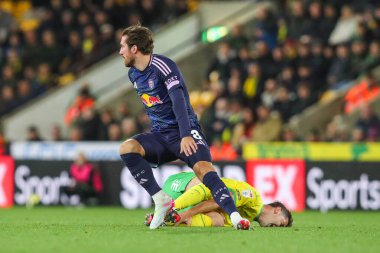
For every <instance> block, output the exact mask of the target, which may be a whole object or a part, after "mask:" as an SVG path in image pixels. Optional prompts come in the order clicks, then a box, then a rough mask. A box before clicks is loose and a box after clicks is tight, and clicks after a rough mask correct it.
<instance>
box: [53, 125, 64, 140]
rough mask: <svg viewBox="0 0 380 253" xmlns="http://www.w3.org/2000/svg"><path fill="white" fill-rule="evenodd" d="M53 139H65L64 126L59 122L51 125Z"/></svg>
mask: <svg viewBox="0 0 380 253" xmlns="http://www.w3.org/2000/svg"><path fill="white" fill-rule="evenodd" d="M51 140H52V141H64V140H65V139H64V137H63V133H62V128H61V126H60V125H59V124H58V123H55V124H53V126H52V127H51Z"/></svg>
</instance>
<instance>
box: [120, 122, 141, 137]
mask: <svg viewBox="0 0 380 253" xmlns="http://www.w3.org/2000/svg"><path fill="white" fill-rule="evenodd" d="M137 133H138V131H137V125H136V121H135V119H134V118H132V117H126V118H124V119H123V120H122V121H121V134H122V138H121V139H122V140H127V139H129V138H131V137H132V136H134V135H136V134H137Z"/></svg>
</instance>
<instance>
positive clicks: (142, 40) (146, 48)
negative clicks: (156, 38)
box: [122, 24, 154, 55]
mask: <svg viewBox="0 0 380 253" xmlns="http://www.w3.org/2000/svg"><path fill="white" fill-rule="evenodd" d="M122 35H123V36H124V35H126V36H128V41H127V44H128V47H129V48H131V47H132V46H134V45H136V46H137V48H138V49H139V51H140V52H141V53H142V54H145V55H147V54H151V53H152V52H153V47H154V46H153V33H152V32H151V30H149V28H147V27H144V26H141V25H140V24H137V25H132V26H130V27H128V28H125V29H124V31H123V34H122Z"/></svg>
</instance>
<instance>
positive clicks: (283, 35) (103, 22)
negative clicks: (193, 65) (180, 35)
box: [0, 0, 380, 159]
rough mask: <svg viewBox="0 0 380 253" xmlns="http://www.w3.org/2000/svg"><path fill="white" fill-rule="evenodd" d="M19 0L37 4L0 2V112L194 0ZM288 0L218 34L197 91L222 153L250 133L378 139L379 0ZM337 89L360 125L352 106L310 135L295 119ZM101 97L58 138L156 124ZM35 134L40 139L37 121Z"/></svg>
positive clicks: (235, 149)
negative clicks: (350, 120)
mask: <svg viewBox="0 0 380 253" xmlns="http://www.w3.org/2000/svg"><path fill="white" fill-rule="evenodd" d="M4 2H7V1H4ZM9 2H12V1H9ZM21 2H28V3H29V5H28V8H26V9H27V10H25V11H24V15H23V16H22V17H21V16H20V14H17V13H12V12H9V8H8V11H7V9H6V8H4V6H2V5H3V4H2V5H0V14H1V15H0V17H1V18H0V45H1V51H0V66H1V79H0V88H1V99H0V115H1V114H5V113H7V112H9V111H11V110H12V109H14V108H16V107H17V106H20V105H21V104H23V103H25V102H26V101H29V100H30V99H31V98H33V97H35V96H38V95H39V94H41V93H43V92H45V91H46V90H47V89H49V88H50V87H54V86H56V85H64V84H65V83H67V82H69V81H70V80H72V78H74V77H73V75H75V74H77V73H79V72H80V71H82V70H83V69H85V68H86V67H88V66H90V65H91V64H92V63H94V62H96V61H99V60H100V59H102V58H104V57H105V56H107V55H109V54H110V53H112V52H115V51H117V48H118V43H119V38H120V31H121V28H122V27H125V26H127V25H129V24H133V23H136V22H137V21H138V20H140V21H141V23H142V24H143V25H146V26H150V27H151V28H152V29H153V30H155V29H158V27H160V26H161V25H162V24H165V23H167V22H169V21H170V20H173V19H175V18H176V17H178V16H180V15H182V14H184V13H186V12H187V11H188V10H189V1H185V0H183V1H174V0H162V1H154V0H143V1H133V0H132V1H131V0H129V1H116V0H114V1H113V0H104V1H100V0H99V1H95V0H93V1H84V0H83V1H81V0H69V1H62V0H51V1H50V5H48V6H46V4H43V3H44V1H21ZM190 2H191V1H190ZM2 3H3V2H2ZM278 4H279V6H280V7H279V8H278V9H272V8H271V7H262V8H259V9H258V10H257V16H256V19H255V20H253V21H252V22H251V23H250V24H247V25H246V26H244V27H240V26H234V27H233V28H232V29H231V31H230V34H229V35H228V36H227V37H226V38H224V39H223V40H222V41H220V42H218V45H217V52H216V55H215V58H214V59H210V64H209V68H208V70H207V72H206V73H205V76H206V78H205V82H204V84H203V87H202V88H201V89H200V90H196V91H193V92H191V94H190V96H191V101H192V104H193V106H194V108H195V110H196V112H197V114H198V116H199V117H200V121H201V124H202V126H203V128H204V131H205V134H206V136H207V138H208V141H209V142H210V143H209V144H210V145H212V154H213V157H214V159H218V157H222V158H223V159H235V158H236V157H238V156H239V155H240V153H241V147H242V145H243V144H244V143H245V142H247V141H379V138H380V120H379V118H378V117H376V116H375V115H374V114H373V113H372V110H371V108H370V107H369V106H368V104H369V102H370V101H371V100H373V99H374V98H375V97H376V96H377V95H378V94H379V93H380V86H379V83H378V82H377V81H376V79H375V78H374V76H373V74H372V72H371V70H372V69H373V68H374V67H376V66H377V65H379V64H380V43H379V41H380V5H379V4H378V3H376V1H375V0H364V1H353V0H352V1H339V0H326V1H312V0H311V1H308V0H303V1H302V0H294V1H279V3H278ZM279 10H286V11H279ZM25 13H28V15H27V17H28V18H25ZM157 13H158V15H157ZM100 45H101V46H100ZM331 90H346V91H347V95H346V98H345V99H346V105H345V107H344V108H343V109H342V114H343V113H351V112H352V111H354V110H355V109H357V108H359V107H360V110H361V116H360V119H359V121H358V122H356V123H355V127H354V128H353V129H350V128H347V127H346V125H345V123H344V120H342V115H338V116H337V117H335V118H334V119H333V120H332V121H331V122H330V123H329V124H328V125H327V127H326V130H325V131H323V132H318V131H314V130H313V131H311V132H310V133H309V134H308V135H307V136H298V135H297V133H296V132H295V131H293V130H292V129H290V128H289V127H287V124H286V123H287V122H289V120H290V119H291V117H292V116H294V115H297V114H299V113H301V112H303V111H304V110H305V109H306V108H308V107H310V106H311V105H313V104H315V103H316V102H317V101H319V100H320V99H323V97H324V96H325V94H326V92H327V93H328V91H331ZM95 105H96V98H95V97H94V96H92V95H91V91H90V90H89V89H88V87H87V86H86V85H84V86H83V87H82V89H81V90H80V91H79V94H78V96H77V98H75V100H74V101H73V103H72V105H71V106H70V107H69V108H68V110H67V114H66V118H65V122H66V124H67V126H69V128H70V131H69V134H68V136H62V131H61V129H60V126H58V125H55V126H53V127H52V133H51V140H57V141H59V140H73V141H79V140H112V141H121V140H124V139H125V138H128V137H131V136H132V135H134V134H136V133H139V132H142V131H146V130H147V129H149V120H148V118H147V117H146V115H145V114H138V115H137V116H136V117H135V116H133V115H132V114H131V113H130V110H129V108H128V106H127V104H120V106H119V107H118V108H116V109H108V108H107V109H103V110H101V111H98V110H96V106H95ZM0 139H1V138H0ZM28 139H29V140H40V139H41V138H40V137H39V134H38V129H37V128H36V127H34V126H31V127H30V128H29V129H28ZM0 142H1V140H0Z"/></svg>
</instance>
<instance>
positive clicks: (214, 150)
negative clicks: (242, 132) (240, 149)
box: [210, 139, 238, 161]
mask: <svg viewBox="0 0 380 253" xmlns="http://www.w3.org/2000/svg"><path fill="white" fill-rule="evenodd" d="M210 153H211V158H212V160H213V161H236V159H237V158H238V154H237V153H236V151H235V150H234V148H233V147H232V145H231V144H230V143H229V142H222V141H221V140H220V139H214V141H213V142H212V145H211V147H210Z"/></svg>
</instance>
